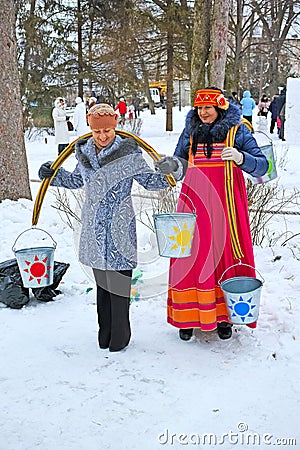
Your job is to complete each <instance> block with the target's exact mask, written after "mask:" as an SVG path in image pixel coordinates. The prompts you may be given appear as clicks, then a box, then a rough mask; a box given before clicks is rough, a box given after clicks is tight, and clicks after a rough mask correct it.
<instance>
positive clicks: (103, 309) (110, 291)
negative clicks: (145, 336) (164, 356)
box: [93, 269, 132, 352]
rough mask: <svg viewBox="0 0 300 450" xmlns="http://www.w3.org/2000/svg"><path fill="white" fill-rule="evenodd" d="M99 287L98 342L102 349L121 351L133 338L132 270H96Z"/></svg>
mask: <svg viewBox="0 0 300 450" xmlns="http://www.w3.org/2000/svg"><path fill="white" fill-rule="evenodd" d="M93 272H94V277H95V280H96V284H97V315H98V325H99V333H98V341H99V346H100V348H109V350H110V351H115V352H116V351H119V350H122V348H124V347H126V346H127V345H128V344H129V341H130V337H131V330H130V321H129V305H130V290H131V278H132V270H120V271H113V270H98V269H93Z"/></svg>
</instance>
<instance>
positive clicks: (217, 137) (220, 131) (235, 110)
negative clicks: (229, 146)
mask: <svg viewBox="0 0 300 450" xmlns="http://www.w3.org/2000/svg"><path fill="white" fill-rule="evenodd" d="M240 121H241V110H240V108H239V107H238V106H236V105H234V104H233V103H230V104H229V108H228V109H227V111H226V114H225V117H224V118H223V119H221V120H218V121H217V122H216V123H215V124H214V125H213V126H212V128H211V129H210V133H211V135H212V137H213V141H214V142H223V141H224V140H225V139H226V136H227V133H228V131H229V130H230V128H232V127H233V126H234V125H237V124H238V123H240Z"/></svg>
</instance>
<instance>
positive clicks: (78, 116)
mask: <svg viewBox="0 0 300 450" xmlns="http://www.w3.org/2000/svg"><path fill="white" fill-rule="evenodd" d="M75 103H76V106H75V110H74V119H73V125H74V130H75V132H76V134H77V135H78V136H82V135H83V134H86V133H88V132H89V131H90V130H89V129H88V126H87V123H86V108H85V104H84V102H83V101H82V98H81V97H76V100H75Z"/></svg>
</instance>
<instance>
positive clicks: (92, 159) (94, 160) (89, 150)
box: [75, 135, 138, 170]
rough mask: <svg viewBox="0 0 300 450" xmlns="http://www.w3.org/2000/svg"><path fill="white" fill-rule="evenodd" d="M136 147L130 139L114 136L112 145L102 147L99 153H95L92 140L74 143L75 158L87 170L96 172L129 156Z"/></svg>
mask: <svg viewBox="0 0 300 450" xmlns="http://www.w3.org/2000/svg"><path fill="white" fill-rule="evenodd" d="M137 148H138V146H137V144H136V142H135V141H134V140H133V139H132V138H125V139H123V138H121V136H118V135H117V136H116V137H115V139H114V140H113V142H112V143H110V144H109V145H108V146H107V147H104V148H103V149H102V150H101V152H100V153H98V154H97V153H96V145H95V143H94V140H93V138H90V139H80V140H79V141H77V142H76V145H75V149H76V158H77V159H78V161H79V162H80V163H81V164H82V165H83V166H84V167H85V168H87V169H95V170H98V169H99V166H100V167H103V166H105V165H106V164H109V163H110V162H112V161H115V160H117V159H119V158H122V157H123V156H127V155H130V154H132V153H134V152H135V151H136V150H137Z"/></svg>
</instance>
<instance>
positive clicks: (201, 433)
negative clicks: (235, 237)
mask: <svg viewBox="0 0 300 450" xmlns="http://www.w3.org/2000/svg"><path fill="white" fill-rule="evenodd" d="M187 111H188V108H184V109H183V110H182V111H181V112H179V111H178V109H176V108H174V131H173V132H165V131H164V129H165V111H164V110H157V114H156V115H155V116H151V115H150V113H149V111H145V112H143V113H142V115H141V117H142V120H143V125H142V132H141V137H142V138H143V139H145V140H146V141H147V142H148V143H149V144H150V145H152V146H153V147H154V148H155V149H156V150H157V151H159V153H165V154H172V153H173V151H174V148H175V144H176V142H177V139H178V137H179V133H180V132H181V129H182V127H183V125H184V119H185V115H186V113H187ZM264 120H265V119H264V118H257V117H256V116H255V120H254V125H255V129H256V130H259V129H260V130H262V131H265V132H266V133H267V134H268V127H267V124H266V121H264ZM295 126H296V124H295ZM269 137H270V138H272V139H273V143H274V146H275V150H276V155H277V158H278V159H280V158H281V157H282V156H284V157H285V159H286V161H285V164H284V165H283V166H282V167H279V168H278V173H279V183H280V185H281V186H283V187H284V188H285V189H287V190H288V191H290V190H291V189H293V188H299V185H300V181H299V163H300V152H299V145H298V146H297V145H295V144H293V145H292V144H289V141H288V140H287V141H286V142H282V141H279V139H278V138H277V136H276V135H269ZM257 139H258V141H259V142H262V140H263V139H265V136H264V135H262V134H258V133H257ZM27 153H28V162H29V170H30V178H31V179H32V180H33V181H32V183H31V187H32V194H33V198H35V196H36V193H37V191H38V188H39V183H38V182H37V181H35V180H37V178H38V177H37V171H38V168H39V166H40V164H41V163H42V162H44V161H47V160H53V159H54V158H55V157H56V154H57V151H56V145H55V144H54V140H53V138H52V137H50V138H49V139H48V143H47V144H46V143H45V142H44V139H40V140H36V141H31V142H27ZM73 165H74V160H73V158H72V157H71V158H69V160H68V161H67V162H66V163H65V165H64V167H66V168H72V166H73ZM52 189H53V188H51V189H49V190H48V192H47V195H46V198H45V202H44V205H43V208H42V212H41V216H40V220H39V223H38V226H39V227H40V228H42V229H45V230H47V231H48V232H49V233H50V234H51V235H52V236H53V238H54V239H55V241H57V243H58V245H57V249H56V251H55V260H56V261H64V262H69V263H70V264H71V266H70V268H69V270H68V271H67V273H66V275H65V276H64V278H63V282H62V283H61V285H60V289H61V290H62V294H61V295H59V296H58V297H56V299H55V301H53V302H49V303H43V302H38V301H36V300H34V299H33V298H32V300H31V302H30V303H29V304H28V305H27V306H25V307H24V308H22V309H21V310H14V309H10V308H7V307H5V306H4V305H2V307H0V327H1V328H0V329H1V340H0V359H1V366H0V383H1V384H0V386H1V388H0V404H1V408H0V450H33V449H42V450H82V449H85V450H100V449H105V450H109V449H112V450H141V449H143V450H159V449H164V448H168V449H176V450H179V449H182V448H203V449H204V448H218V447H219V448H220V449H226V450H232V449H239V450H241V449H243V448H245V449H246V448H249V449H253V448H261V449H267V448H270V446H273V447H277V446H284V447H285V448H294V449H299V448H300V432H299V426H297V423H298V419H297V417H298V413H299V410H300V398H299V375H300V373H299V372H300V369H299V367H300V357H299V340H300V334H299V322H300V306H299V298H298V297H299V292H300V275H299V274H300V270H299V269H300V262H299V259H300V254H299V249H300V244H299V236H298V237H295V238H293V239H291V240H290V241H289V246H284V247H281V246H280V245H278V246H277V247H266V248H258V247H256V248H255V256H256V265H257V268H258V270H259V271H260V272H261V273H262V275H263V278H264V279H265V283H264V286H263V291H262V300H261V308H260V316H259V322H258V327H257V329H256V330H251V329H249V328H248V327H245V326H234V331H233V337H232V339H230V340H228V341H221V340H219V339H218V337H217V335H216V333H202V332H197V333H196V336H195V337H193V339H192V340H191V341H189V342H183V341H181V340H180V339H179V337H178V332H177V330H176V329H175V328H173V327H171V326H169V325H167V323H166V288H167V274H168V259H166V258H159V257H158V256H157V253H156V254H155V252H154V254H153V248H151V245H150V244H149V242H148V241H147V239H148V235H147V231H146V230H144V229H143V226H139V243H140V244H139V245H140V257H141V265H140V268H141V269H142V270H143V271H144V276H143V284H140V285H138V286H137V288H138V289H139V291H140V294H141V298H140V300H139V301H135V302H133V303H132V306H131V324H132V340H131V343H130V345H129V347H128V348H127V349H126V350H125V351H122V352H119V353H110V352H109V351H108V350H100V349H99V348H98V345H97V326H96V309H95V290H94V289H92V290H89V288H93V286H94V283H93V280H92V278H91V276H90V274H89V273H88V272H86V271H84V270H83V269H82V267H81V266H80V264H79V263H78V262H77V256H76V250H75V246H74V237H73V233H72V231H71V230H70V228H69V227H68V226H67V225H66V224H65V223H64V222H63V221H62V219H61V217H60V216H59V214H58V212H57V210H55V209H54V208H52V207H51V205H53V203H54V201H55V197H54V196H53V194H52V193H51V191H52ZM32 208H33V202H31V201H28V200H25V199H22V200H19V201H18V202H12V201H8V200H6V201H4V202H3V203H2V204H0V217H1V224H2V226H1V229H0V242H1V261H5V260H7V259H11V258H13V257H14V254H13V253H12V250H11V247H12V245H13V243H14V241H15V239H16V237H17V236H18V235H19V234H20V233H21V232H22V231H24V230H25V229H27V228H30V226H31V215H32ZM298 217H299V216H287V217H285V219H284V221H283V220H278V222H277V223H276V227H277V232H278V233H281V231H282V232H286V230H288V233H290V234H288V235H286V236H290V235H291V234H296V233H299V232H300V225H299V218H298ZM29 240H30V239H29ZM147 252H148V253H147ZM151 252H152V253H151Z"/></svg>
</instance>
